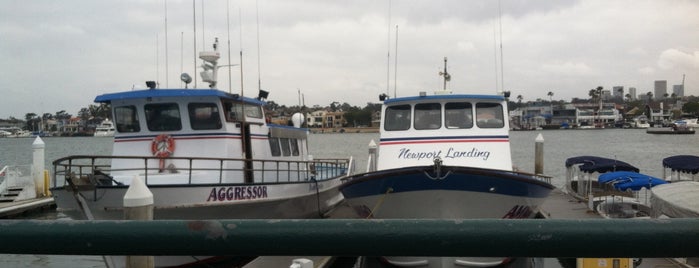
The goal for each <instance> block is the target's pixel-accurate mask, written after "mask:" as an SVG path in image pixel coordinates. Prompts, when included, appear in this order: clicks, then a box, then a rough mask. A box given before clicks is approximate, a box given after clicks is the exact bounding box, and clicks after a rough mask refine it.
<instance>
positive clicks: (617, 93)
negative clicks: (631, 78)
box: [612, 86, 624, 99]
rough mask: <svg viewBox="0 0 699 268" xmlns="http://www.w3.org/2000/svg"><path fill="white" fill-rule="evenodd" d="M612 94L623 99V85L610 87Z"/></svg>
mask: <svg viewBox="0 0 699 268" xmlns="http://www.w3.org/2000/svg"><path fill="white" fill-rule="evenodd" d="M612 96H614V98H620V99H624V87H623V86H615V87H612Z"/></svg>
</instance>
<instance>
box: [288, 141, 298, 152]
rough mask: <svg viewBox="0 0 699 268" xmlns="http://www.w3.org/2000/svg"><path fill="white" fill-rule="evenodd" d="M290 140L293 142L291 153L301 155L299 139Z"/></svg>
mask: <svg viewBox="0 0 699 268" xmlns="http://www.w3.org/2000/svg"><path fill="white" fill-rule="evenodd" d="M289 141H290V142H291V155H293V156H298V155H299V140H297V139H290V140H289Z"/></svg>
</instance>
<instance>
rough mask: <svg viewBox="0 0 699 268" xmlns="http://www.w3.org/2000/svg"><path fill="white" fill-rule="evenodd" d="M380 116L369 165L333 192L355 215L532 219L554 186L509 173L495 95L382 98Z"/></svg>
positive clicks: (431, 261) (416, 261) (414, 262)
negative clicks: (341, 196)
mask: <svg viewBox="0 0 699 268" xmlns="http://www.w3.org/2000/svg"><path fill="white" fill-rule="evenodd" d="M445 73H446V70H445ZM381 115H382V116H381V118H382V119H381V124H380V134H381V136H380V144H379V148H378V150H379V151H380V154H379V155H378V158H377V161H376V162H377V163H376V168H375V169H374V168H369V169H368V170H367V172H366V173H362V174H355V175H353V176H350V177H349V178H348V179H347V181H346V183H344V184H343V185H342V186H341V187H340V191H342V193H343V194H344V196H345V199H346V200H347V202H348V203H349V204H350V205H351V206H352V207H353V208H354V209H355V211H357V212H358V214H359V215H360V216H362V217H365V218H373V219H479V218H498V219H500V218H533V217H534V216H535V215H536V214H537V212H538V211H539V208H540V206H541V204H542V203H543V202H544V201H545V200H546V198H547V197H548V195H549V193H550V192H551V191H552V190H553V189H554V186H552V185H551V184H550V183H549V179H550V178H548V177H545V176H535V175H532V174H526V173H520V172H516V171H513V168H512V160H511V154H510V143H509V133H508V130H509V123H508V120H506V119H507V118H506V117H505V116H506V115H507V100H506V98H505V97H504V96H502V95H459V94H451V92H447V91H439V92H438V94H435V95H429V96H428V95H426V94H420V95H419V96H413V97H403V98H394V99H384V102H383V106H382V110H381ZM370 158H374V156H370ZM369 166H370V167H373V166H374V164H373V161H372V160H371V159H370V165H369ZM384 258H385V260H386V261H387V262H388V263H390V264H392V265H395V266H400V267H456V266H459V267H463V266H495V265H499V264H502V263H503V261H504V260H505V259H506V258H503V257H495V258H473V257H384Z"/></svg>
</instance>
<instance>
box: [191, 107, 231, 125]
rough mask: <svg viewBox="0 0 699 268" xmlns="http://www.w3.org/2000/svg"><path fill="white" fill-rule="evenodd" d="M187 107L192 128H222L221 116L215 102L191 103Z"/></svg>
mask: <svg viewBox="0 0 699 268" xmlns="http://www.w3.org/2000/svg"><path fill="white" fill-rule="evenodd" d="M187 108H188V109H189V123H190V125H191V127H192V129H194V130H206V129H221V126H222V125H221V116H220V115H219V112H218V106H216V104H215V103H190V104H189V105H187Z"/></svg>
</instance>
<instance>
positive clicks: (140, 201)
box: [124, 175, 154, 268]
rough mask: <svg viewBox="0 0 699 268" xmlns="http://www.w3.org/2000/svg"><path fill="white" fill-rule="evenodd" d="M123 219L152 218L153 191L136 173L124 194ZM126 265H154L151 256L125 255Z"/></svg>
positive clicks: (134, 267) (137, 266) (144, 267)
mask: <svg viewBox="0 0 699 268" xmlns="http://www.w3.org/2000/svg"><path fill="white" fill-rule="evenodd" d="M124 219H125V220H153V193H151V191H150V190H149V189H148V186H146V184H145V183H144V182H143V181H142V180H141V178H140V177H139V176H138V175H136V176H134V178H133V180H131V185H130V186H129V189H128V190H126V194H124ZM144 243H145V241H144ZM126 267H127V268H146V267H148V268H150V267H154V261H153V256H126Z"/></svg>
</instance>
